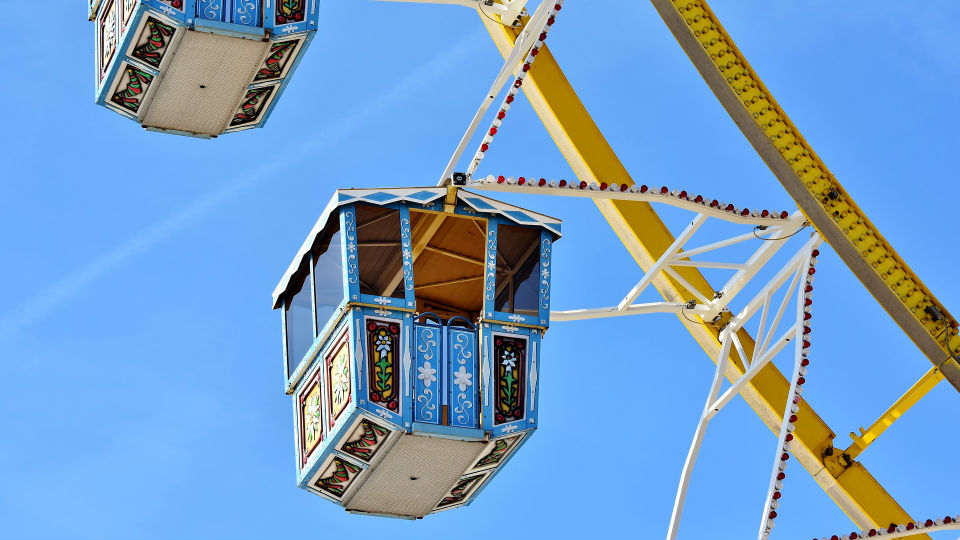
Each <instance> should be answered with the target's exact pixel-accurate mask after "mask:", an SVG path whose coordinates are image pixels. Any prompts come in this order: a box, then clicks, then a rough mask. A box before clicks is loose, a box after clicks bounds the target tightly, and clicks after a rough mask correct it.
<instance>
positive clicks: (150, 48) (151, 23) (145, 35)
mask: <svg viewBox="0 0 960 540" xmlns="http://www.w3.org/2000/svg"><path fill="white" fill-rule="evenodd" d="M175 31H176V28H174V27H173V26H170V25H169V24H164V23H162V22H160V21H159V20H157V19H154V18H153V17H147V23H146V24H145V25H143V30H142V31H141V32H140V35H139V36H138V37H137V43H136V45H134V48H133V54H132V55H131V56H133V57H134V58H136V59H137V60H140V61H142V62H144V63H146V64H147V65H150V66H153V67H155V68H158V67H160V62H162V61H163V55H164V54H165V53H166V52H167V46H168V45H170V40H172V39H173V34H174V32H175Z"/></svg>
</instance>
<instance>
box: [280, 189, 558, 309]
mask: <svg viewBox="0 0 960 540" xmlns="http://www.w3.org/2000/svg"><path fill="white" fill-rule="evenodd" d="M446 194H447V188H446V187H410V188H371V189H338V190H337V191H336V193H334V195H333V197H332V198H331V199H330V202H329V203H328V204H327V206H326V208H324V210H323V213H322V214H321V215H320V219H318V220H317V222H316V224H315V225H314V226H313V228H312V229H311V230H310V234H309V235H307V239H306V240H305V241H304V242H303V245H301V246H300V249H299V251H297V255H296V257H294V259H293V262H291V263H290V266H289V267H288V268H287V271H286V272H285V273H284V274H283V278H282V279H281V280H280V283H279V284H278V285H277V287H276V289H274V291H273V307H274V308H278V307H280V303H281V298H282V297H283V293H284V292H286V290H287V287H288V286H289V285H290V281H291V280H292V279H293V276H294V275H296V274H298V273H299V271H300V270H301V268H302V267H303V266H304V265H305V264H308V261H309V254H310V251H311V250H312V249H313V248H314V246H315V245H316V243H317V242H318V241H319V240H320V239H321V237H322V236H323V233H324V232H325V231H326V230H327V227H328V226H330V225H331V223H330V218H331V216H334V215H336V214H335V210H337V209H338V208H339V207H340V206H343V205H346V204H354V203H363V204H371V205H375V206H387V205H389V204H394V203H406V204H413V205H417V207H419V208H423V209H425V210H442V209H443V201H442V199H443V197H445V196H446ZM457 199H458V200H459V201H460V202H462V203H463V204H464V205H465V206H466V207H468V208H469V209H470V210H473V211H475V212H477V213H478V214H486V215H499V216H501V217H503V218H505V219H508V220H510V221H512V222H514V223H516V224H518V225H527V226H537V227H542V228H544V229H546V230H548V231H550V232H551V233H553V235H554V239H557V238H559V237H560V226H561V222H560V220H559V219H557V218H553V217H550V216H546V215H544V214H540V213H537V212H533V211H530V210H527V209H524V208H520V207H519V206H514V205H512V204H507V203H505V202H502V201H498V200H496V199H491V198H490V197H485V196H483V195H478V194H476V193H472V192H470V191H466V190H464V189H458V190H457ZM470 210H468V211H470Z"/></svg>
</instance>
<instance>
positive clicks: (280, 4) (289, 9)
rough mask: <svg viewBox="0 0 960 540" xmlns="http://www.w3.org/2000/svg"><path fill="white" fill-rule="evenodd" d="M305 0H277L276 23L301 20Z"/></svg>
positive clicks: (304, 9) (305, 7)
mask: <svg viewBox="0 0 960 540" xmlns="http://www.w3.org/2000/svg"><path fill="white" fill-rule="evenodd" d="M306 10H307V0H277V24H289V23H297V22H301V21H303V17H304V15H305V13H306Z"/></svg>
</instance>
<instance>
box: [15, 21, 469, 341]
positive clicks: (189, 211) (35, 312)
mask: <svg viewBox="0 0 960 540" xmlns="http://www.w3.org/2000/svg"><path fill="white" fill-rule="evenodd" d="M482 34H483V31H482V30H481V31H477V32H473V33H471V34H467V35H466V36H464V37H463V38H461V39H460V41H458V42H456V43H455V44H453V45H452V46H451V47H449V48H446V49H445V50H444V52H442V53H441V54H438V55H437V56H435V57H433V58H432V59H430V60H429V61H428V62H426V63H424V64H423V65H422V66H421V67H420V68H418V69H417V70H416V71H414V72H413V73H411V74H410V75H408V76H407V77H405V78H403V79H402V80H401V81H400V82H399V83H397V84H394V85H391V88H390V90H388V91H385V92H383V93H381V94H378V95H379V98H378V99H376V100H374V101H371V102H370V103H368V104H367V105H366V106H364V107H361V108H358V109H355V110H354V111H352V112H351V113H350V114H347V115H346V116H344V117H342V118H341V119H340V120H338V121H335V122H332V123H325V124H324V126H323V128H322V129H321V131H320V133H318V134H317V135H316V136H315V137H312V138H310V139H307V140H306V141H304V142H303V143H301V144H300V145H299V147H298V149H297V151H294V152H287V153H285V155H286V156H291V155H293V156H301V157H300V159H299V160H297V161H294V162H290V161H288V160H287V159H284V160H277V161H276V162H275V163H269V164H266V165H262V166H260V167H257V168H255V169H254V170H253V171H251V172H249V173H247V174H246V175H244V176H240V177H239V178H238V179H237V180H236V181H234V182H231V183H229V184H227V185H225V186H222V187H221V188H220V189H217V190H215V191H213V192H211V193H209V194H207V195H205V196H203V197H202V198H200V199H198V200H196V201H194V202H192V203H190V204H189V205H187V206H186V207H185V208H183V209H181V210H179V211H177V212H175V213H173V214H171V215H169V216H167V217H166V218H164V219H162V220H160V221H158V222H156V223H154V224H153V225H150V226H149V227H147V228H146V229H144V230H142V231H140V232H139V233H137V234H136V235H134V236H133V237H132V238H130V239H128V240H126V241H125V242H123V243H121V244H119V245H118V246H116V247H114V248H113V249H111V250H110V251H108V252H106V253H104V254H102V255H100V256H99V257H97V258H95V259H94V260H92V261H91V262H89V263H87V264H85V265H83V266H81V267H79V268H77V269H76V270H74V271H72V272H70V273H69V274H67V276H66V277H65V278H63V279H61V280H60V281H58V282H56V283H54V284H53V285H51V286H49V287H47V288H46V289H44V290H43V291H42V292H40V294H38V295H36V296H33V297H31V298H29V299H28V300H27V301H25V302H23V303H22V304H21V305H20V306H18V307H16V308H14V309H12V310H11V311H9V312H7V313H6V314H5V315H4V316H3V317H0V340H4V339H6V338H9V337H10V336H12V335H14V334H16V333H17V332H19V331H20V330H23V329H24V328H26V327H28V326H30V325H33V324H35V323H37V322H38V321H40V320H41V319H43V318H44V317H46V316H47V315H48V314H50V313H51V312H52V311H54V310H55V308H56V307H57V306H59V305H60V304H62V303H63V302H65V301H67V300H69V299H70V298H71V297H73V296H75V295H76V294H77V293H79V292H80V291H81V290H83V288H84V287H86V286H88V285H89V284H90V283H92V282H94V281H96V280H97V279H99V278H101V277H103V276H104V275H106V274H107V273H108V272H110V271H112V270H113V269H115V268H117V267H118V266H120V265H122V264H124V263H125V262H127V261H129V260H130V259H132V258H134V257H136V256H138V255H141V254H143V253H144V252H146V251H147V250H149V249H151V248H152V247H154V246H156V245H157V244H159V243H160V242H162V241H164V240H167V239H169V238H171V237H173V236H175V235H176V234H178V233H180V232H182V231H183V230H184V229H187V228H188V227H190V226H191V225H193V224H195V223H197V222H199V221H201V220H202V219H203V218H205V217H207V216H209V215H210V214H211V213H213V212H214V211H216V210H217V209H219V208H221V207H223V206H225V205H227V204H229V203H230V202H231V201H233V200H234V199H236V198H237V196H239V195H241V194H242V193H244V192H247V191H249V190H251V189H253V188H255V187H257V186H258V185H260V184H261V183H263V182H264V181H265V180H267V179H269V178H270V177H271V174H275V173H276V171H277V170H278V169H282V168H289V167H291V166H293V165H296V164H297V163H299V162H302V161H305V160H306V159H308V158H309V157H310V155H311V154H310V152H311V151H316V150H317V149H318V148H320V147H322V146H324V145H326V144H329V143H335V142H337V141H338V140H340V139H343V138H344V136H346V135H348V134H350V133H351V132H355V131H357V130H358V129H359V128H360V127H362V126H363V125H364V124H366V123H368V122H369V121H370V120H373V119H376V118H377V117H379V116H380V115H381V114H382V113H383V112H385V111H386V110H388V109H390V108H391V107H393V106H394V105H395V104H396V103H397V102H400V101H403V100H405V99H408V98H410V97H411V96H412V95H413V94H414V93H415V92H417V91H418V90H419V89H421V88H422V87H424V86H427V85H428V84H430V83H433V82H435V81H436V80H437V79H439V78H440V77H442V76H443V75H444V74H445V73H448V72H449V68H451V67H452V66H453V65H454V63H455V62H457V61H458V60H460V59H462V57H463V56H464V54H466V53H468V52H469V51H470V50H471V49H475V48H476V45H477V44H476V43H475V42H476V41H478V40H479V39H480V38H481V37H482ZM267 129H270V128H267Z"/></svg>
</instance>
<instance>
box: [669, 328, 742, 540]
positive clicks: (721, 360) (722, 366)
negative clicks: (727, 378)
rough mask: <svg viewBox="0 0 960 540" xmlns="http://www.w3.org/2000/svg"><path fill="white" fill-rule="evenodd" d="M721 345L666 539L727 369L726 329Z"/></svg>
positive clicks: (675, 525)
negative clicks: (711, 407)
mask: <svg viewBox="0 0 960 540" xmlns="http://www.w3.org/2000/svg"><path fill="white" fill-rule="evenodd" d="M720 340H721V346H720V355H719V356H718V357H717V369H716V371H715V372H714V374H713V383H712V384H711V385H710V393H709V395H708V396H707V403H706V405H705V406H704V410H703V413H702V414H701V415H700V421H699V422H698V423H697V430H696V431H695V432H694V434H693V442H691V443H690V451H689V452H687V460H686V461H685V462H684V464H683V472H681V473H680V486H679V487H678V488H677V497H676V499H675V500H674V502H673V513H672V514H671V515H670V528H669V530H668V531H667V540H674V539H675V538H676V537H677V531H678V530H679V529H680V518H681V516H682V515H683V504H684V502H686V500H687V489H688V488H689V487H690V475H691V473H692V472H693V465H694V463H696V461H697V454H699V453H700V445H702V444H703V436H704V434H705V433H706V431H707V424H709V423H710V419H711V418H712V417H713V415H710V414H708V412H709V410H710V409H709V407H710V406H711V405H712V404H713V402H714V401H715V400H716V399H717V394H719V393H720V385H721V384H722V383H723V374H724V372H726V369H727V361H728V358H729V354H730V342H731V341H733V340H732V339H730V333H729V332H727V331H726V330H725V331H724V332H722V333H721V334H720Z"/></svg>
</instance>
